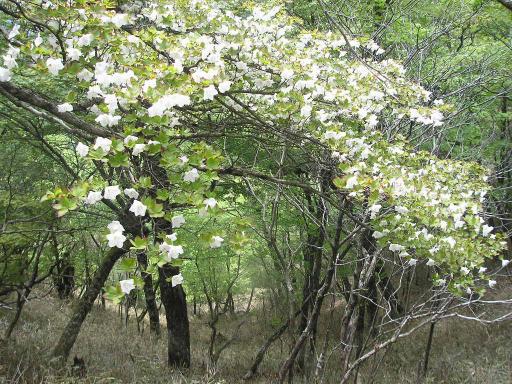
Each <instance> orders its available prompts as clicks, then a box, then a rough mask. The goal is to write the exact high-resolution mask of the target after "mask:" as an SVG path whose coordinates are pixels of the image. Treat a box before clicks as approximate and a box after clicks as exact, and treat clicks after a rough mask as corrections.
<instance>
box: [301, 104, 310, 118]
mask: <svg viewBox="0 0 512 384" xmlns="http://www.w3.org/2000/svg"><path fill="white" fill-rule="evenodd" d="M312 110H313V107H312V106H311V104H306V105H304V106H302V108H301V109H300V115H301V116H302V117H309V116H311V111H312Z"/></svg>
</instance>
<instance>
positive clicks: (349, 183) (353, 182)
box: [345, 175, 358, 189]
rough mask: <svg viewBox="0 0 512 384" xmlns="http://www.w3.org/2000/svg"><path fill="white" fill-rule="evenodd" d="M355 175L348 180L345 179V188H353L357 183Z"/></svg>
mask: <svg viewBox="0 0 512 384" xmlns="http://www.w3.org/2000/svg"><path fill="white" fill-rule="evenodd" d="M357 184H358V183H357V176H356V175H354V176H352V177H350V178H349V179H348V180H347V184H346V185H345V188H347V189H352V188H354V187H355V186H356V185H357Z"/></svg>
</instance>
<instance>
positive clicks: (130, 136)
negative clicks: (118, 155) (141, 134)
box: [123, 135, 139, 144]
mask: <svg viewBox="0 0 512 384" xmlns="http://www.w3.org/2000/svg"><path fill="white" fill-rule="evenodd" d="M138 139H139V138H138V137H137V136H132V135H128V136H126V137H125V138H124V140H123V143H125V144H130V143H131V142H132V141H137V140H138Z"/></svg>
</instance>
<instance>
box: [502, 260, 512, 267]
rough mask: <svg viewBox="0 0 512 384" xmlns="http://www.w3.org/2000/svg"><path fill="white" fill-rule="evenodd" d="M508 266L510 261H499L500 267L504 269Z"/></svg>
mask: <svg viewBox="0 0 512 384" xmlns="http://www.w3.org/2000/svg"><path fill="white" fill-rule="evenodd" d="M509 264H510V260H505V259H503V260H501V266H502V267H506V266H507V265H509Z"/></svg>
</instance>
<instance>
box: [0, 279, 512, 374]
mask: <svg viewBox="0 0 512 384" xmlns="http://www.w3.org/2000/svg"><path fill="white" fill-rule="evenodd" d="M509 293H512V288H511V292H509ZM203 310H204V308H203ZM69 313H70V303H69V302H63V301H60V300H58V299H56V298H53V297H51V296H49V295H45V296H44V297H41V298H38V299H33V300H31V301H30V302H29V303H28V304H27V305H26V306H25V309H24V311H23V315H22V318H21V320H20V322H19V323H18V325H17V327H16V330H15V332H14V333H13V336H12V338H11V340H10V341H9V342H8V343H6V342H3V343H0V383H1V384H4V383H5V384H7V383H9V384H22V383H27V384H28V383H30V384H35V383H38V384H39V383H48V384H57V383H61V384H64V383H98V384H100V383H190V384H192V383H241V382H243V381H242V379H241V377H242V376H243V375H244V373H245V372H246V371H247V368H248V367H249V366H250V364H251V362H252V359H253V358H254V356H255V354H256V352H257V350H258V348H259V347H260V346H261V345H262V343H263V342H264V341H265V339H266V338H267V337H268V336H269V335H270V333H271V331H270V329H275V328H276V327H278V326H279V325H280V323H279V321H278V319H277V317H276V318H273V315H272V313H271V312H270V311H269V310H268V309H267V310H266V311H263V310H262V308H258V307H257V308H253V310H251V312H250V313H249V314H247V315H246V314H237V315H231V316H228V317H224V318H223V319H222V321H221V322H220V323H219V330H220V331H221V333H222V335H223V337H230V335H231V334H232V333H233V332H236V333H237V339H236V341H235V342H234V343H233V344H231V345H230V346H229V347H228V348H227V349H226V350H225V351H224V352H223V353H222V355H221V356H220V360H219V362H218V364H217V366H216V368H215V369H213V368H211V367H209V366H208V363H207V361H208V355H207V351H208V345H209V337H210V329H209V327H208V320H207V316H206V314H205V313H203V314H202V315H196V316H191V338H192V340H191V344H192V345H191V348H192V361H193V365H192V368H191V369H190V370H189V371H188V372H183V373H180V372H172V371H170V370H169V369H168V368H166V364H165V363H166V340H165V337H162V338H161V339H151V338H150V335H149V329H148V328H147V325H145V328H146V329H144V331H143V333H139V332H138V330H137V324H136V321H135V318H134V315H133V314H132V316H131V318H130V321H129V323H128V326H125V325H124V321H123V319H122V317H121V315H120V314H119V312H118V310H117V309H116V308H114V307H113V306H110V307H109V306H107V308H106V309H103V308H102V307H100V306H99V305H97V306H95V308H94V309H93V312H92V313H91V314H89V316H88V318H87V320H86V322H85V324H84V326H83V328H82V331H81V333H80V335H79V337H78V340H77V342H76V344H75V347H74V349H73V351H72V353H71V360H72V358H73V357H74V356H78V357H80V358H83V359H84V361H85V364H86V376H85V378H82V379H80V378H77V377H73V376H71V375H70V369H69V368H68V370H67V372H62V371H61V372H55V371H52V370H50V369H49V368H48V365H47V364H46V361H48V360H47V356H48V353H49V351H50V349H51V347H52V346H53V345H54V344H55V342H56V340H57V337H58V336H59V335H60V331H61V329H62V328H63V326H64V325H65V324H66V320H67V317H68V315H69ZM323 317H324V318H323V319H322V320H321V321H327V319H326V318H327V316H326V315H324V316H323ZM334 318H338V319H339V317H336V316H335V317H334ZM7 320H8V318H7V316H6V312H5V311H4V312H0V332H1V333H2V334H3V332H4V331H5V328H6V326H7ZM164 321H165V320H164V318H163V317H162V322H164ZM242 321H245V322H244V324H243V325H242V326H241V327H240V328H239V330H238V331H236V329H237V326H238V325H239V324H240V322H242ZM335 337H336V333H335V332H333V339H334V338H335ZM320 340H321V341H322V342H323V337H322V336H321V337H320ZM426 340H427V329H424V330H421V331H419V332H418V333H416V334H414V335H413V336H412V337H410V338H406V339H404V340H401V341H400V342H398V343H396V344H394V345H393V346H392V347H391V348H390V349H389V350H388V352H387V353H386V354H383V355H379V356H378V358H377V359H373V360H370V361H369V363H367V364H366V365H365V366H364V367H363V369H362V370H361V372H360V375H359V378H358V383H361V384H366V383H375V384H381V383H382V384H388V383H390V384H391V383H404V384H405V383H417V382H418V379H417V378H418V374H417V372H418V367H419V364H420V362H421V361H422V359H423V353H424V350H425V343H426ZM511 340H512V321H509V322H507V323H501V324H500V325H493V326H485V325H482V324H479V323H475V322H463V321H460V320H447V321H443V322H442V323H439V324H437V325H436V328H435V333H434V339H433V346H432V352H431V357H430V365H429V372H428V377H427V380H426V383H436V384H442V383H446V384H448V383H450V384H452V383H475V384H476V383H478V384H486V383H489V384H491V383H493V384H499V383H512V341H511ZM287 351H288V347H287V343H286V341H285V340H284V339H283V340H278V341H277V342H276V343H275V344H274V345H273V347H272V348H271V349H270V350H269V352H268V354H267V356H266V357H265V359H264V361H263V363H262V365H261V366H260V369H259V374H258V375H257V376H256V377H255V378H254V379H252V380H251V381H249V383H257V384H259V383H271V382H272V381H273V379H274V378H275V372H277V371H278V368H279V363H280V362H282V361H283V359H284V357H285V356H286V355H287ZM336 359H337V356H336V355H335V354H334V355H333V357H332V358H331V360H330V362H329V363H328V366H327V367H328V368H327V370H326V372H327V376H326V377H325V383H331V382H332V383H335V382H339V378H340V376H339V372H338V371H337V369H336V364H337V361H336ZM376 366H378V368H379V369H378V371H377V370H375V367H376ZM374 372H376V373H377V374H374ZM370 377H373V380H371V379H370ZM295 382H297V383H302V382H304V383H309V382H311V381H310V380H308V379H303V380H301V379H299V377H296V380H295Z"/></svg>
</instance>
